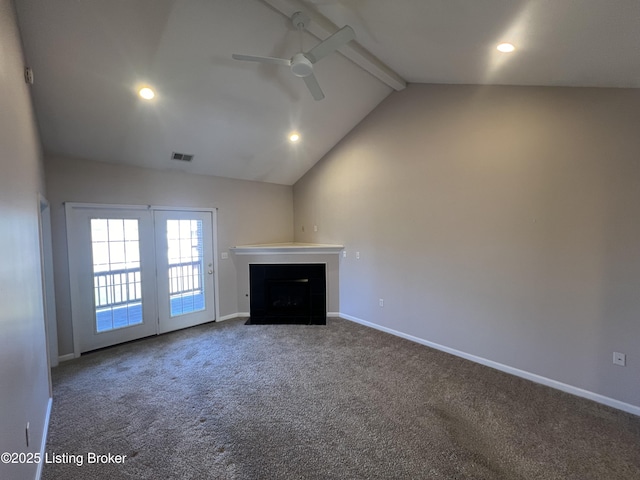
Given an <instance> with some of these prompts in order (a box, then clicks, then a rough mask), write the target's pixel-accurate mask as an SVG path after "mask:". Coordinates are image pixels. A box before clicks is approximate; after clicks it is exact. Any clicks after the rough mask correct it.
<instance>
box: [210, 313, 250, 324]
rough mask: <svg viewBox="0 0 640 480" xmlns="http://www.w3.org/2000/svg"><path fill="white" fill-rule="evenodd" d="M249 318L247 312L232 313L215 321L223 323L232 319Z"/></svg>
mask: <svg viewBox="0 0 640 480" xmlns="http://www.w3.org/2000/svg"><path fill="white" fill-rule="evenodd" d="M248 316H249V312H238V313H232V314H230V315H224V316H222V317H220V318H219V319H218V320H217V321H218V322H224V321H225V320H231V319H234V318H243V317H248Z"/></svg>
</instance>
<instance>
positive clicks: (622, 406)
mask: <svg viewBox="0 0 640 480" xmlns="http://www.w3.org/2000/svg"><path fill="white" fill-rule="evenodd" d="M339 316H340V318H344V319H345V320H350V321H352V322H355V323H359V324H361V325H365V326H367V327H371V328H375V329H376V330H380V331H382V332H386V333H390V334H391V335H395V336H397V337H401V338H404V339H406V340H410V341H412V342H416V343H419V344H421V345H425V346H427V347H431V348H435V349H436V350H440V351H442V352H446V353H450V354H451V355H455V356H457V357H461V358H464V359H466V360H471V361H472V362H475V363H479V364H481V365H485V366H487V367H491V368H495V369H496V370H500V371H502V372H505V373H509V374H511V375H515V376H516V377H521V378H524V379H526V380H531V381H532V382H535V383H539V384H541V385H546V386H547V387H551V388H555V389H556V390H562V391H563V392H566V393H570V394H572V395H576V396H578V397H583V398H587V399H589V400H593V401H594V402H597V403H601V404H603V405H607V406H609V407H613V408H616V409H618V410H622V411H624V412H627V413H631V414H633V415H638V416H640V407H639V406H636V405H631V404H630V403H626V402H622V401H620V400H616V399H614V398H610V397H606V396H604V395H600V394H599V393H595V392H591V391H589V390H584V389H582V388H579V387H574V386H573V385H568V384H566V383H562V382H558V381H557V380H553V379H551V378H547V377H543V376H541V375H537V374H535V373H531V372H527V371H525V370H520V369H518V368H514V367H510V366H509V365H504V364H502V363H498V362H494V361H493V360H488V359H486V358H483V357H478V356H476V355H472V354H469V353H465V352H462V351H460V350H456V349H454V348H450V347H446V346H444V345H440V344H438V343H434V342H430V341H429V340H425V339H423V338H419V337H414V336H413V335H409V334H407V333H403V332H400V331H398V330H393V329H392V328H388V327H383V326H381V325H377V324H375V323H371V322H368V321H366V320H362V319H361V318H357V317H354V316H351V315H347V314H346V313H340V314H339Z"/></svg>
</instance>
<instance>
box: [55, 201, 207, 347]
mask: <svg viewBox="0 0 640 480" xmlns="http://www.w3.org/2000/svg"><path fill="white" fill-rule="evenodd" d="M63 205H64V209H65V219H66V223H67V229H66V231H67V255H68V262H67V265H68V267H69V287H70V291H71V324H72V330H73V357H74V358H78V357H80V335H79V332H80V324H79V322H80V319H79V314H80V312H78V311H77V309H78V306H79V305H80V302H79V300H80V298H79V289H78V284H77V283H78V281H77V279H76V278H75V275H74V273H73V272H72V271H71V266H70V263H69V261H70V259H71V258H72V256H73V254H74V252H75V251H76V249H77V246H76V245H74V242H73V239H71V238H69V235H68V232H69V231H70V230H71V229H73V228H75V225H73V214H72V212H73V209H74V208H77V209H96V210H98V209H105V210H119V209H122V210H150V211H151V214H152V218H153V211H155V210H173V211H191V212H210V213H211V230H212V231H211V240H212V249H213V295H214V299H213V302H214V308H215V310H214V312H215V320H214V321H217V320H218V319H219V318H220V302H219V301H218V299H219V298H220V286H219V277H218V209H217V208H208V207H188V206H180V207H176V206H164V205H122V204H106V203H84V202H64V203H63ZM153 248H154V249H155V242H154V246H153ZM156 276H157V272H156ZM156 284H157V282H156ZM156 307H157V305H156ZM158 334H159V330H158V313H157V308H156V335H158Z"/></svg>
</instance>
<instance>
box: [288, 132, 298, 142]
mask: <svg viewBox="0 0 640 480" xmlns="http://www.w3.org/2000/svg"><path fill="white" fill-rule="evenodd" d="M298 140H300V134H299V133H298V132H291V133H290V134H289V141H290V142H293V143H296V142H297V141H298Z"/></svg>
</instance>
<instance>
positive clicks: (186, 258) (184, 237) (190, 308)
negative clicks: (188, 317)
mask: <svg viewBox="0 0 640 480" xmlns="http://www.w3.org/2000/svg"><path fill="white" fill-rule="evenodd" d="M167 260H168V263H169V303H170V314H171V316H172V317H176V316H178V315H184V314H187V313H191V312H198V311H201V310H204V309H205V299H204V291H203V288H202V287H203V285H204V258H203V241H202V220H167Z"/></svg>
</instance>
